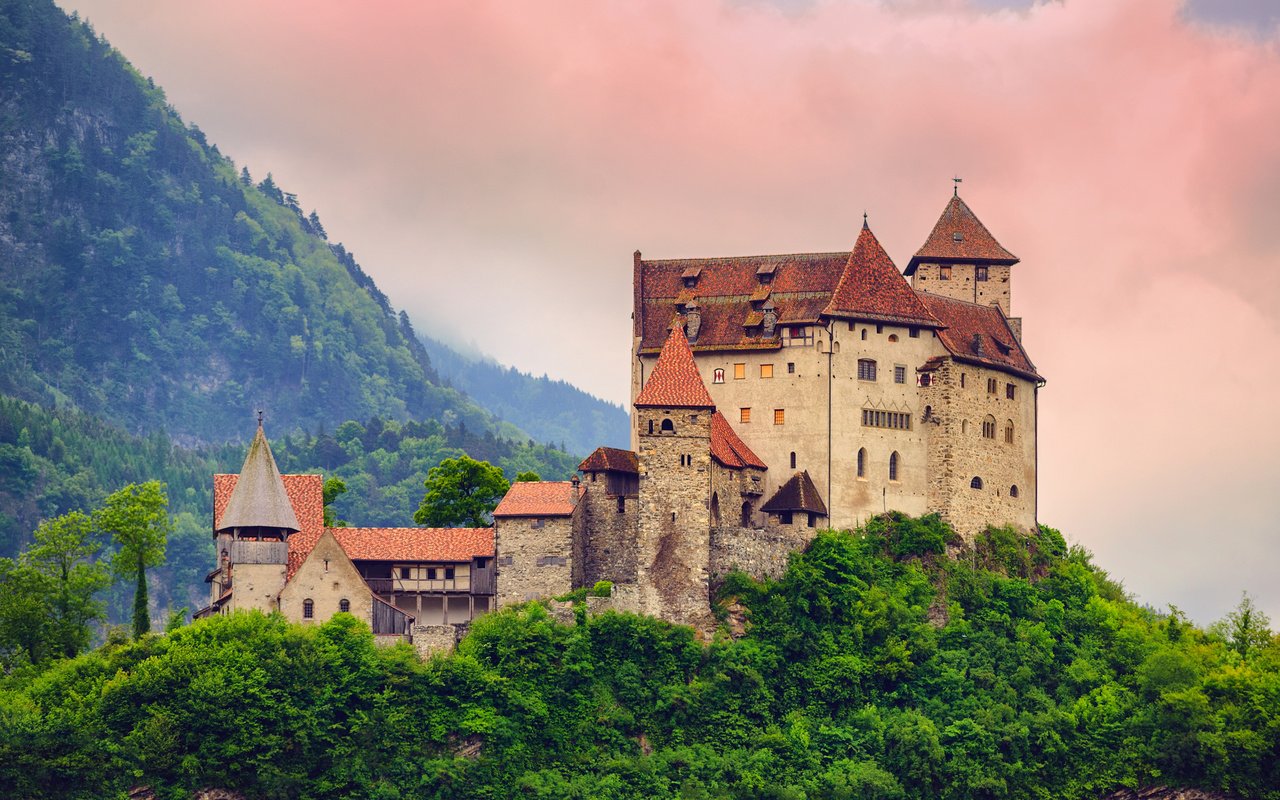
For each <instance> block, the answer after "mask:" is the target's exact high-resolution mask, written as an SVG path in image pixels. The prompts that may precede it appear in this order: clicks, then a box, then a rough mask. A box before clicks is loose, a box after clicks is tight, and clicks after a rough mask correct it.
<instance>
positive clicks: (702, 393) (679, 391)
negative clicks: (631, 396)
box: [635, 324, 716, 408]
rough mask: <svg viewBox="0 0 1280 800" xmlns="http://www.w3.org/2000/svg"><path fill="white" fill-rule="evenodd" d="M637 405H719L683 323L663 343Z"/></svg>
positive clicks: (683, 406) (672, 330) (700, 406)
mask: <svg viewBox="0 0 1280 800" xmlns="http://www.w3.org/2000/svg"><path fill="white" fill-rule="evenodd" d="M635 406H636V408H663V407H669V408H715V407H716V403H715V401H714V400H712V399H711V395H710V394H709V393H708V392H707V385H706V384H705V383H703V382H702V375H701V374H699V373H698V365H697V364H695V363H694V362H693V351H691V350H690V349H689V340H688V339H686V338H685V336H684V327H683V326H682V325H680V324H676V325H673V326H672V327H671V333H670V334H669V335H668V336H667V341H666V343H665V344H664V345H662V352H661V353H660V354H659V355H658V361H657V363H656V364H654V365H653V372H651V373H650V374H649V379H648V380H646V381H645V382H644V388H643V389H641V390H640V394H639V395H638V396H637V397H636V402H635Z"/></svg>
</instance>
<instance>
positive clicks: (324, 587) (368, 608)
mask: <svg viewBox="0 0 1280 800" xmlns="http://www.w3.org/2000/svg"><path fill="white" fill-rule="evenodd" d="M277 591H278V592H279V594H280V613H282V614H284V616H285V619H287V620H289V621H290V622H304V623H317V624H318V623H321V622H327V621H328V620H329V619H330V618H331V617H332V616H333V615H334V614H337V613H338V611H339V609H340V605H341V602H342V601H343V600H346V601H347V602H348V603H350V606H351V607H350V609H349V613H350V614H352V615H353V616H354V617H355V618H356V619H359V620H363V621H365V622H368V623H370V624H372V622H373V595H372V593H371V592H370V591H369V588H368V585H367V584H365V582H364V579H363V578H361V577H360V572H359V571H358V570H357V569H356V567H355V565H354V564H352V563H351V559H350V558H348V557H347V554H346V552H345V551H344V550H343V549H342V546H341V545H339V544H338V540H337V539H335V538H333V534H331V533H328V532H325V533H324V535H322V536H321V537H320V539H319V541H317V542H316V545H315V547H313V548H312V549H311V552H310V553H309V554H308V555H307V559H306V560H305V561H303V562H302V565H301V566H300V567H298V571H297V572H296V573H294V576H293V580H291V581H289V582H288V583H287V584H285V585H284V588H283V589H277ZM307 600H310V601H311V602H312V603H313V606H312V617H311V619H304V618H303V612H302V607H303V603H304V602H305V601H307Z"/></svg>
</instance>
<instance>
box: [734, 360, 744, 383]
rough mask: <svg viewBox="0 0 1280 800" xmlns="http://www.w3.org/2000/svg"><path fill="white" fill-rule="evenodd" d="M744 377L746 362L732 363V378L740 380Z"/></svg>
mask: <svg viewBox="0 0 1280 800" xmlns="http://www.w3.org/2000/svg"><path fill="white" fill-rule="evenodd" d="M745 377H747V365H746V364H734V365H733V379H734V380H735V381H740V380H742V379H743V378H745Z"/></svg>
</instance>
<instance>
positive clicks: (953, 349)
mask: <svg viewBox="0 0 1280 800" xmlns="http://www.w3.org/2000/svg"><path fill="white" fill-rule="evenodd" d="M918 295H919V297H920V300H921V302H923V303H924V304H925V305H926V306H928V308H929V310H930V311H931V312H932V313H933V315H934V316H936V317H937V318H938V319H940V320H942V323H943V324H944V325H946V327H945V328H943V329H942V330H940V331H938V339H939V340H940V341H941V342H942V344H943V346H944V347H946V348H947V351H948V352H949V353H951V356H952V357H953V358H955V360H957V361H964V362H968V363H970V364H979V365H982V366H986V367H994V368H995V369H1000V370H1004V371H1006V372H1011V373H1013V374H1015V375H1017V376H1019V377H1022V378H1026V379H1027V380H1031V381H1041V380H1044V379H1043V378H1041V377H1040V376H1039V375H1038V374H1037V373H1036V367H1035V364H1032V363H1031V359H1030V358H1028V357H1027V351H1026V350H1024V349H1023V347H1022V343H1021V342H1019V341H1018V337H1017V336H1015V335H1014V334H1013V329H1012V328H1010V327H1009V320H1008V317H1006V316H1005V315H1004V312H1003V311H1002V310H1001V309H1000V306H998V305H989V306H981V305H978V304H977V303H970V302H967V301H965V300H954V299H952V298H950V297H942V296H941V295H936V294H929V293H928V292H919V293H918Z"/></svg>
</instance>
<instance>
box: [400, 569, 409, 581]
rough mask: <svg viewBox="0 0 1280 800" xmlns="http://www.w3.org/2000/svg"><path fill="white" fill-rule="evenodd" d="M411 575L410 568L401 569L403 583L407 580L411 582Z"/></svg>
mask: <svg viewBox="0 0 1280 800" xmlns="http://www.w3.org/2000/svg"><path fill="white" fill-rule="evenodd" d="M409 574H410V571H409V568H408V567H401V568H400V580H402V581H407V580H409Z"/></svg>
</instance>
